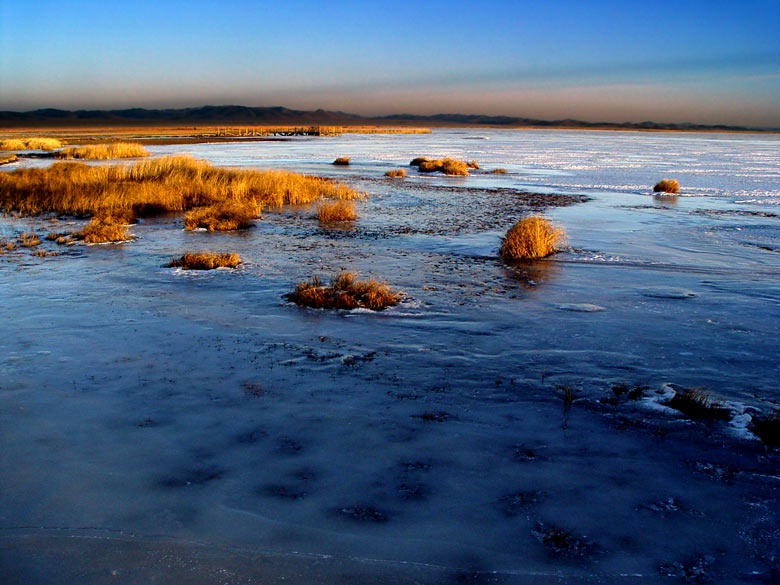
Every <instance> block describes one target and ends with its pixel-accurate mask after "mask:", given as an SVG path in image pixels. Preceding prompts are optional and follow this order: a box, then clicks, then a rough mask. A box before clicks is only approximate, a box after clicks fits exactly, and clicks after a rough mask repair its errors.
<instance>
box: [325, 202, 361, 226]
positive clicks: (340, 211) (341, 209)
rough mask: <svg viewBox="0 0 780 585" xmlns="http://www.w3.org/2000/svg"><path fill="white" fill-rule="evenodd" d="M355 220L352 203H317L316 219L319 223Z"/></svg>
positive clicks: (355, 213) (355, 215)
mask: <svg viewBox="0 0 780 585" xmlns="http://www.w3.org/2000/svg"><path fill="white" fill-rule="evenodd" d="M356 218H357V212H356V211H355V204H354V203H353V202H352V201H343V200H342V201H320V202H319V203H317V219H318V220H319V221H320V222H321V223H331V222H335V221H353V220H354V219H356Z"/></svg>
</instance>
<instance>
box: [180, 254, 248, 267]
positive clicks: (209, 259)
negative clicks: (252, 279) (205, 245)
mask: <svg viewBox="0 0 780 585" xmlns="http://www.w3.org/2000/svg"><path fill="white" fill-rule="evenodd" d="M239 264H241V256H239V255H238V254H217V253H215V252H196V253H188V254H184V256H182V257H181V258H176V259H174V260H171V261H170V262H168V264H166V265H165V266H166V268H181V269H183V270H214V269H215V268H235V267H236V266H238V265H239Z"/></svg>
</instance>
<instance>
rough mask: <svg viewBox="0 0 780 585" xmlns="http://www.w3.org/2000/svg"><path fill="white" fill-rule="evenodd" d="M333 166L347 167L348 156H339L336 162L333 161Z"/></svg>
mask: <svg viewBox="0 0 780 585" xmlns="http://www.w3.org/2000/svg"><path fill="white" fill-rule="evenodd" d="M333 164H334V165H337V166H347V165H349V157H348V156H340V157H338V158H337V159H336V160H334V161H333Z"/></svg>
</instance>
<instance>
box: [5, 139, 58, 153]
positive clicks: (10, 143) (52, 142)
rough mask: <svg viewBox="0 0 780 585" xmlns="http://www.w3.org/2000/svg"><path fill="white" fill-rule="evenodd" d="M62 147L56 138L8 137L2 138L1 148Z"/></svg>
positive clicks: (48, 148)
mask: <svg viewBox="0 0 780 585" xmlns="http://www.w3.org/2000/svg"><path fill="white" fill-rule="evenodd" d="M60 147H62V143H61V142H60V141H59V140H57V139H56V138H43V137H42V138H8V139H5V140H0V150H55V149H57V148H60Z"/></svg>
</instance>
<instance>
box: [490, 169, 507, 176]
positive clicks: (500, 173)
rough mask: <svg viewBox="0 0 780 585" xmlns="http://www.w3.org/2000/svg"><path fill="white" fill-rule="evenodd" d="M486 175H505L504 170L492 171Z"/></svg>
mask: <svg viewBox="0 0 780 585" xmlns="http://www.w3.org/2000/svg"><path fill="white" fill-rule="evenodd" d="M488 173H489V174H491V175H506V169H492V170H490V171H488Z"/></svg>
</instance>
